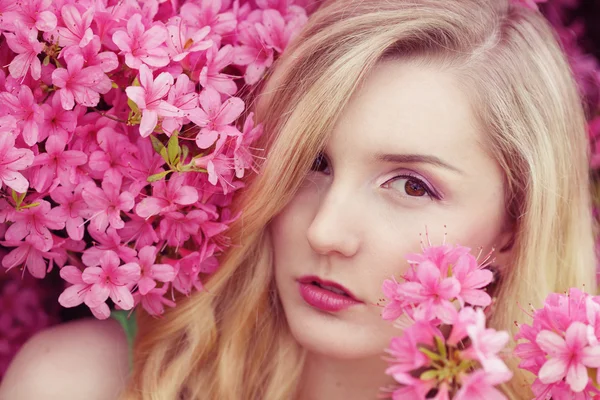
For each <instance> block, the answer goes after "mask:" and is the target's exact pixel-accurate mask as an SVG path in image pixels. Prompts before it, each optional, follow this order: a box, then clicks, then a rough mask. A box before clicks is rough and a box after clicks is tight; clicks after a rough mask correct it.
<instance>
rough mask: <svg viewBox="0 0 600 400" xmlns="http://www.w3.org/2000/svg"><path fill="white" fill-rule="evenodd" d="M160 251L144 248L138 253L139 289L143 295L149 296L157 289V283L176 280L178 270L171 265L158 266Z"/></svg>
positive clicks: (153, 248) (154, 248) (151, 247)
mask: <svg viewBox="0 0 600 400" xmlns="http://www.w3.org/2000/svg"><path fill="white" fill-rule="evenodd" d="M157 253H158V250H157V248H156V247H154V246H146V247H143V248H142V249H141V250H140V251H139V253H138V260H136V261H134V262H137V264H138V265H139V266H140V270H141V278H140V280H139V281H138V287H139V289H140V293H141V294H142V295H146V294H148V293H149V292H150V291H151V290H152V289H154V288H155V287H156V281H160V282H171V281H173V279H175V276H176V272H177V271H176V270H175V268H174V267H173V266H172V265H169V264H156V263H155V261H156V255H157Z"/></svg>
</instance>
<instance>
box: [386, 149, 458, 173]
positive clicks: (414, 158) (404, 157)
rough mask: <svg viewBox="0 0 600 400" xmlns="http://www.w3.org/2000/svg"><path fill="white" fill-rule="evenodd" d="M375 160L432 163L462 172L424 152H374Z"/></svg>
mask: <svg viewBox="0 0 600 400" xmlns="http://www.w3.org/2000/svg"><path fill="white" fill-rule="evenodd" d="M375 160H376V161H382V162H389V163H404V164H411V163H412V164H417V163H425V164H432V165H435V166H437V167H442V168H446V169H449V170H451V171H454V172H458V173H459V174H464V173H463V171H461V170H460V169H458V168H456V167H454V166H452V165H450V164H448V163H446V162H444V161H442V160H441V159H439V158H438V157H436V156H431V155H426V154H376V155H375Z"/></svg>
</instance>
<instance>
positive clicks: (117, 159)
mask: <svg viewBox="0 0 600 400" xmlns="http://www.w3.org/2000/svg"><path fill="white" fill-rule="evenodd" d="M96 141H97V143H98V146H99V149H98V150H96V151H93V152H92V153H91V154H90V158H89V167H90V169H92V170H93V171H98V172H100V174H99V175H98V176H99V177H102V178H104V177H105V176H107V175H108V177H112V179H115V177H116V176H117V175H119V176H121V177H122V176H124V175H125V174H127V170H128V169H129V168H130V165H128V163H127V162H126V161H127V160H128V158H129V157H128V156H129V155H130V154H133V153H135V152H136V147H135V146H134V145H133V144H132V143H131V141H130V140H129V138H128V137H127V136H125V135H122V134H120V133H119V132H117V131H115V130H114V129H113V128H111V127H109V126H107V127H103V128H100V129H99V130H98V132H97V133H96ZM109 179H111V178H109Z"/></svg>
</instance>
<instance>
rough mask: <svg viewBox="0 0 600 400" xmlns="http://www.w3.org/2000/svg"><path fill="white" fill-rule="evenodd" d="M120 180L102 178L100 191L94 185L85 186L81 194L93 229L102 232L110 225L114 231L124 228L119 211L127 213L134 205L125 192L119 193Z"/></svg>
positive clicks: (132, 199) (118, 178)
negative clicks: (90, 214)
mask: <svg viewBox="0 0 600 400" xmlns="http://www.w3.org/2000/svg"><path fill="white" fill-rule="evenodd" d="M121 184H122V179H121V177H120V176H116V177H114V181H112V180H111V179H107V178H104V179H103V180H102V189H100V188H99V187H97V186H96V185H86V186H85V187H84V189H83V191H82V192H81V195H82V196H83V199H84V200H85V201H86V203H87V204H88V208H89V210H90V212H91V213H92V216H91V217H90V219H91V221H92V222H91V223H92V225H93V227H94V229H96V230H98V231H100V232H104V231H105V230H106V228H107V227H108V226H109V225H110V226H112V227H113V228H115V229H120V228H122V227H123V226H125V223H124V222H123V220H122V219H121V211H129V210H131V209H132V208H133V206H134V205H135V200H134V197H133V195H132V194H131V193H129V192H127V191H121Z"/></svg>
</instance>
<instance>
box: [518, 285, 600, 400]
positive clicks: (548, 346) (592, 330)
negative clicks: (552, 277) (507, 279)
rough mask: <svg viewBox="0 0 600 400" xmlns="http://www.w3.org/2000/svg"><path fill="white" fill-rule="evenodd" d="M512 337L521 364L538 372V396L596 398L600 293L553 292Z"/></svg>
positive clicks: (599, 392)
mask: <svg viewBox="0 0 600 400" xmlns="http://www.w3.org/2000/svg"><path fill="white" fill-rule="evenodd" d="M532 318H533V321H532V323H531V325H527V324H522V325H520V326H519V332H518V333H517V335H515V339H516V340H519V341H520V343H519V344H518V345H517V346H516V348H515V351H514V354H515V355H516V356H517V357H519V358H520V359H521V363H520V364H519V368H522V369H525V370H527V371H530V372H532V373H533V374H535V375H536V377H537V378H536V380H535V382H534V383H533V386H532V389H533V392H534V394H535V396H536V399H548V398H553V399H559V400H560V399H581V400H584V399H590V400H591V399H596V398H598V397H597V396H600V388H599V386H598V382H600V380H599V379H600V368H599V367H600V341H599V339H600V296H592V295H589V294H586V293H583V292H581V291H580V290H577V289H574V288H572V289H570V290H569V292H568V293H566V294H557V293H553V294H551V295H549V296H548V297H547V298H546V301H545V303H544V305H543V307H542V308H540V309H537V310H534V312H533V315H532Z"/></svg>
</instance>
